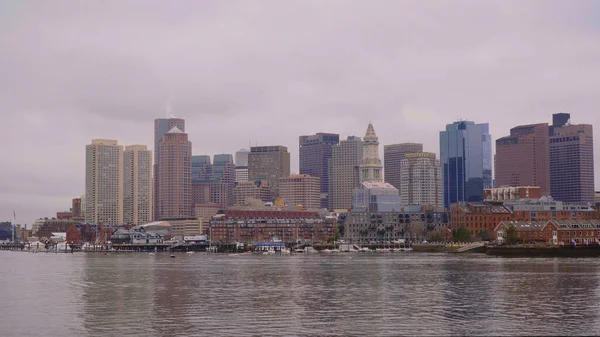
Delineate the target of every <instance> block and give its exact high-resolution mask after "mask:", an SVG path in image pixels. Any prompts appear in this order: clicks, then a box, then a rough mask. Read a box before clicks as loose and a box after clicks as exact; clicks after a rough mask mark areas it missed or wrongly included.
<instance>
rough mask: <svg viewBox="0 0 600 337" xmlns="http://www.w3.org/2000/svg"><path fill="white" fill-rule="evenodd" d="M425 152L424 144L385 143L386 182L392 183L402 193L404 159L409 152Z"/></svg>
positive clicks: (384, 164)
mask: <svg viewBox="0 0 600 337" xmlns="http://www.w3.org/2000/svg"><path fill="white" fill-rule="evenodd" d="M419 152H423V144H419V143H400V144H391V145H385V146H384V147H383V167H384V175H385V180H384V181H385V182H386V183H389V184H392V185H393V186H394V187H395V188H397V189H398V190H399V191H400V193H402V181H401V179H402V178H401V177H402V172H401V164H402V159H404V156H405V155H406V154H407V153H419Z"/></svg>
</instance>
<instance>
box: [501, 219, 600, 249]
mask: <svg viewBox="0 0 600 337" xmlns="http://www.w3.org/2000/svg"><path fill="white" fill-rule="evenodd" d="M509 227H514V228H515V234H516V239H517V240H518V241H520V242H545V243H551V244H559V245H570V244H571V243H572V242H573V241H574V242H576V243H577V244H578V245H597V244H598V243H599V242H600V221H599V220H550V221H505V222H502V223H500V224H499V225H498V226H497V227H496V228H495V229H494V234H493V238H494V239H498V240H500V241H504V240H506V230H507V229H508V228H509Z"/></svg>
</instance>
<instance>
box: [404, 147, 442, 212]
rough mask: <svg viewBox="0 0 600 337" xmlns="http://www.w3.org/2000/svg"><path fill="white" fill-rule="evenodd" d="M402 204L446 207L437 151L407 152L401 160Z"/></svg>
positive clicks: (437, 207)
mask: <svg viewBox="0 0 600 337" xmlns="http://www.w3.org/2000/svg"><path fill="white" fill-rule="evenodd" d="M400 187H401V188H400V204H401V205H402V206H409V205H421V206H433V207H434V208H436V209H440V208H443V207H444V204H443V198H442V177H441V168H440V162H439V160H437V159H436V158H435V153H431V152H421V153H405V154H404V159H402V160H401V161H400Z"/></svg>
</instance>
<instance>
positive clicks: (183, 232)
mask: <svg viewBox="0 0 600 337" xmlns="http://www.w3.org/2000/svg"><path fill="white" fill-rule="evenodd" d="M169 223H170V224H171V237H172V238H179V239H182V238H183V237H184V236H194V235H200V234H202V222H201V221H200V220H199V219H196V218H185V219H176V220H169Z"/></svg>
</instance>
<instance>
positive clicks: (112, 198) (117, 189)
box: [85, 139, 123, 225]
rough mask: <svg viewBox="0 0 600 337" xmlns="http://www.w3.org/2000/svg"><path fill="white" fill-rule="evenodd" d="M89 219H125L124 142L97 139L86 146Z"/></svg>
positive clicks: (117, 220)
mask: <svg viewBox="0 0 600 337" xmlns="http://www.w3.org/2000/svg"><path fill="white" fill-rule="evenodd" d="M85 151H86V155H85V161H86V164H85V208H86V209H85V221H86V222H89V223H104V224H111V225H116V224H122V223H123V175H122V169H123V146H121V145H118V143H117V141H116V140H108V139H94V140H92V144H90V145H86V147H85Z"/></svg>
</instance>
